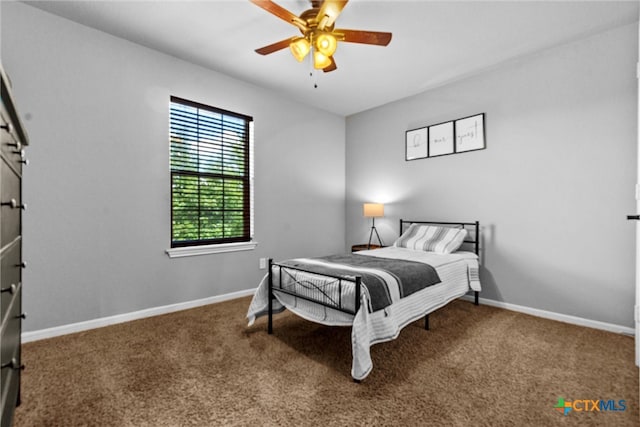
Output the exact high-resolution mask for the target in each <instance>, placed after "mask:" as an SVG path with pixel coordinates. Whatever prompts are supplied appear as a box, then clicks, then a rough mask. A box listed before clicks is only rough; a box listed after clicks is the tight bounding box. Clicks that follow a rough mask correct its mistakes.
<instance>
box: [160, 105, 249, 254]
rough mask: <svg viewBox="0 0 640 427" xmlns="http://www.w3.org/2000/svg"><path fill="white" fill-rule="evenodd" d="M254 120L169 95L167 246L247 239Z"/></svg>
mask: <svg viewBox="0 0 640 427" xmlns="http://www.w3.org/2000/svg"><path fill="white" fill-rule="evenodd" d="M251 122H252V118H251V117H248V116H244V115H242V114H237V113H231V112H228V111H224V110H219V109H217V108H214V107H209V106H206V105H202V104H198V103H195V102H192V101H187V100H184V99H180V98H176V97H171V111H170V132H171V222H172V225H171V246H172V247H178V246H189V245H202V244H213V243H227V242H243V241H249V240H250V239H251V236H250V233H251V230H250V228H251V218H250V215H251V206H250V202H251V200H250V185H251V181H250V178H251V177H250V164H249V161H250V158H249V157H250V153H249V150H250V125H251Z"/></svg>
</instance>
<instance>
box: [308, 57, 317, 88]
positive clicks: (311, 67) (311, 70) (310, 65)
mask: <svg viewBox="0 0 640 427" xmlns="http://www.w3.org/2000/svg"><path fill="white" fill-rule="evenodd" d="M313 70H314V68H313V48H311V55H309V77H310V78H311V79H312V80H314V82H313V88H314V89H318V75H317V74H315V73H314V72H313ZM314 77H315V79H314Z"/></svg>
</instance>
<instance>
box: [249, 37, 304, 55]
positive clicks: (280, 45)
mask: <svg viewBox="0 0 640 427" xmlns="http://www.w3.org/2000/svg"><path fill="white" fill-rule="evenodd" d="M293 39H295V37H291V38H289V39H284V40H280V41H279V42H275V43H273V44H270V45H268V46H264V47H261V48H260V49H256V52H257V53H259V54H260V55H268V54H270V53H273V52H277V51H279V50H281V49H284V48H286V47H289V44H291V41H292V40H293Z"/></svg>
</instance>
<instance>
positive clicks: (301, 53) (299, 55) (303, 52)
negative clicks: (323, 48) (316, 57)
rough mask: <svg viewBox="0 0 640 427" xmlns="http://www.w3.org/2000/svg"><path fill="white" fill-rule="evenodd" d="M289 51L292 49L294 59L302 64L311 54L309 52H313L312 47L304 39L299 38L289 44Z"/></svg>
mask: <svg viewBox="0 0 640 427" xmlns="http://www.w3.org/2000/svg"><path fill="white" fill-rule="evenodd" d="M289 49H291V53H292V54H293V56H294V58H296V59H297V60H298V62H302V60H303V59H304V57H305V56H307V54H308V53H309V50H311V45H310V44H309V42H308V41H307V39H305V38H304V37H298V38H297V39H295V40H293V41H292V42H291V43H290V44H289Z"/></svg>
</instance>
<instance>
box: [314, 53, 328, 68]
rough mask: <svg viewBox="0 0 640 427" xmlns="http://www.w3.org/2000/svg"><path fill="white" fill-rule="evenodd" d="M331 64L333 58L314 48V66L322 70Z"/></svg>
mask: <svg viewBox="0 0 640 427" xmlns="http://www.w3.org/2000/svg"><path fill="white" fill-rule="evenodd" d="M329 65H331V58H329V57H328V56H326V55H324V54H323V53H322V52H320V51H318V50H314V52H313V67H314V68H315V69H317V70H322V69H323V68H327V67H328V66H329Z"/></svg>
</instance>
